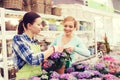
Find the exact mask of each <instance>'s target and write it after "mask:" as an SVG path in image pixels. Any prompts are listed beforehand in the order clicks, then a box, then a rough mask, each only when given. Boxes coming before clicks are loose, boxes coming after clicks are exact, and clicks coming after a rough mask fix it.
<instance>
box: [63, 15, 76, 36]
mask: <svg viewBox="0 0 120 80" xmlns="http://www.w3.org/2000/svg"><path fill="white" fill-rule="evenodd" d="M63 26H64V29H63V30H64V33H65V35H71V34H72V33H73V31H74V30H75V29H76V20H75V19H74V18H73V17H71V16H68V17H66V18H65V19H64V20H63Z"/></svg>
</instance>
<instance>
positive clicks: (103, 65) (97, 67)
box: [94, 63, 106, 70]
mask: <svg viewBox="0 0 120 80" xmlns="http://www.w3.org/2000/svg"><path fill="white" fill-rule="evenodd" d="M105 67H106V66H105V64H104V63H97V64H95V65H94V68H95V69H97V70H103V69H104V68H105Z"/></svg>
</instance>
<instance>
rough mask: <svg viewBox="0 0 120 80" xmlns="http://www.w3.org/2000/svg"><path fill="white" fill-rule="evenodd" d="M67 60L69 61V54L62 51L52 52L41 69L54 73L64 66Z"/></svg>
mask: <svg viewBox="0 0 120 80" xmlns="http://www.w3.org/2000/svg"><path fill="white" fill-rule="evenodd" d="M67 60H71V58H70V53H68V52H67V51H66V50H63V52H62V53H60V52H54V53H53V54H52V55H51V56H50V57H48V59H47V60H46V61H45V62H43V64H42V67H43V69H45V70H46V71H47V72H50V71H56V70H58V69H60V68H61V67H62V66H63V65H65V63H66V61H67Z"/></svg>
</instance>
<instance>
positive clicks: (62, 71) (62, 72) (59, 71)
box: [56, 65, 65, 74]
mask: <svg viewBox="0 0 120 80" xmlns="http://www.w3.org/2000/svg"><path fill="white" fill-rule="evenodd" d="M56 72H57V73H59V74H64V73H65V65H63V66H62V67H61V68H60V69H58V70H56Z"/></svg>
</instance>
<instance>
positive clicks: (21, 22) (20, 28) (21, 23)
mask: <svg viewBox="0 0 120 80" xmlns="http://www.w3.org/2000/svg"><path fill="white" fill-rule="evenodd" d="M23 32H24V28H23V20H21V21H20V23H19V25H18V34H22V33H23Z"/></svg>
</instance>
